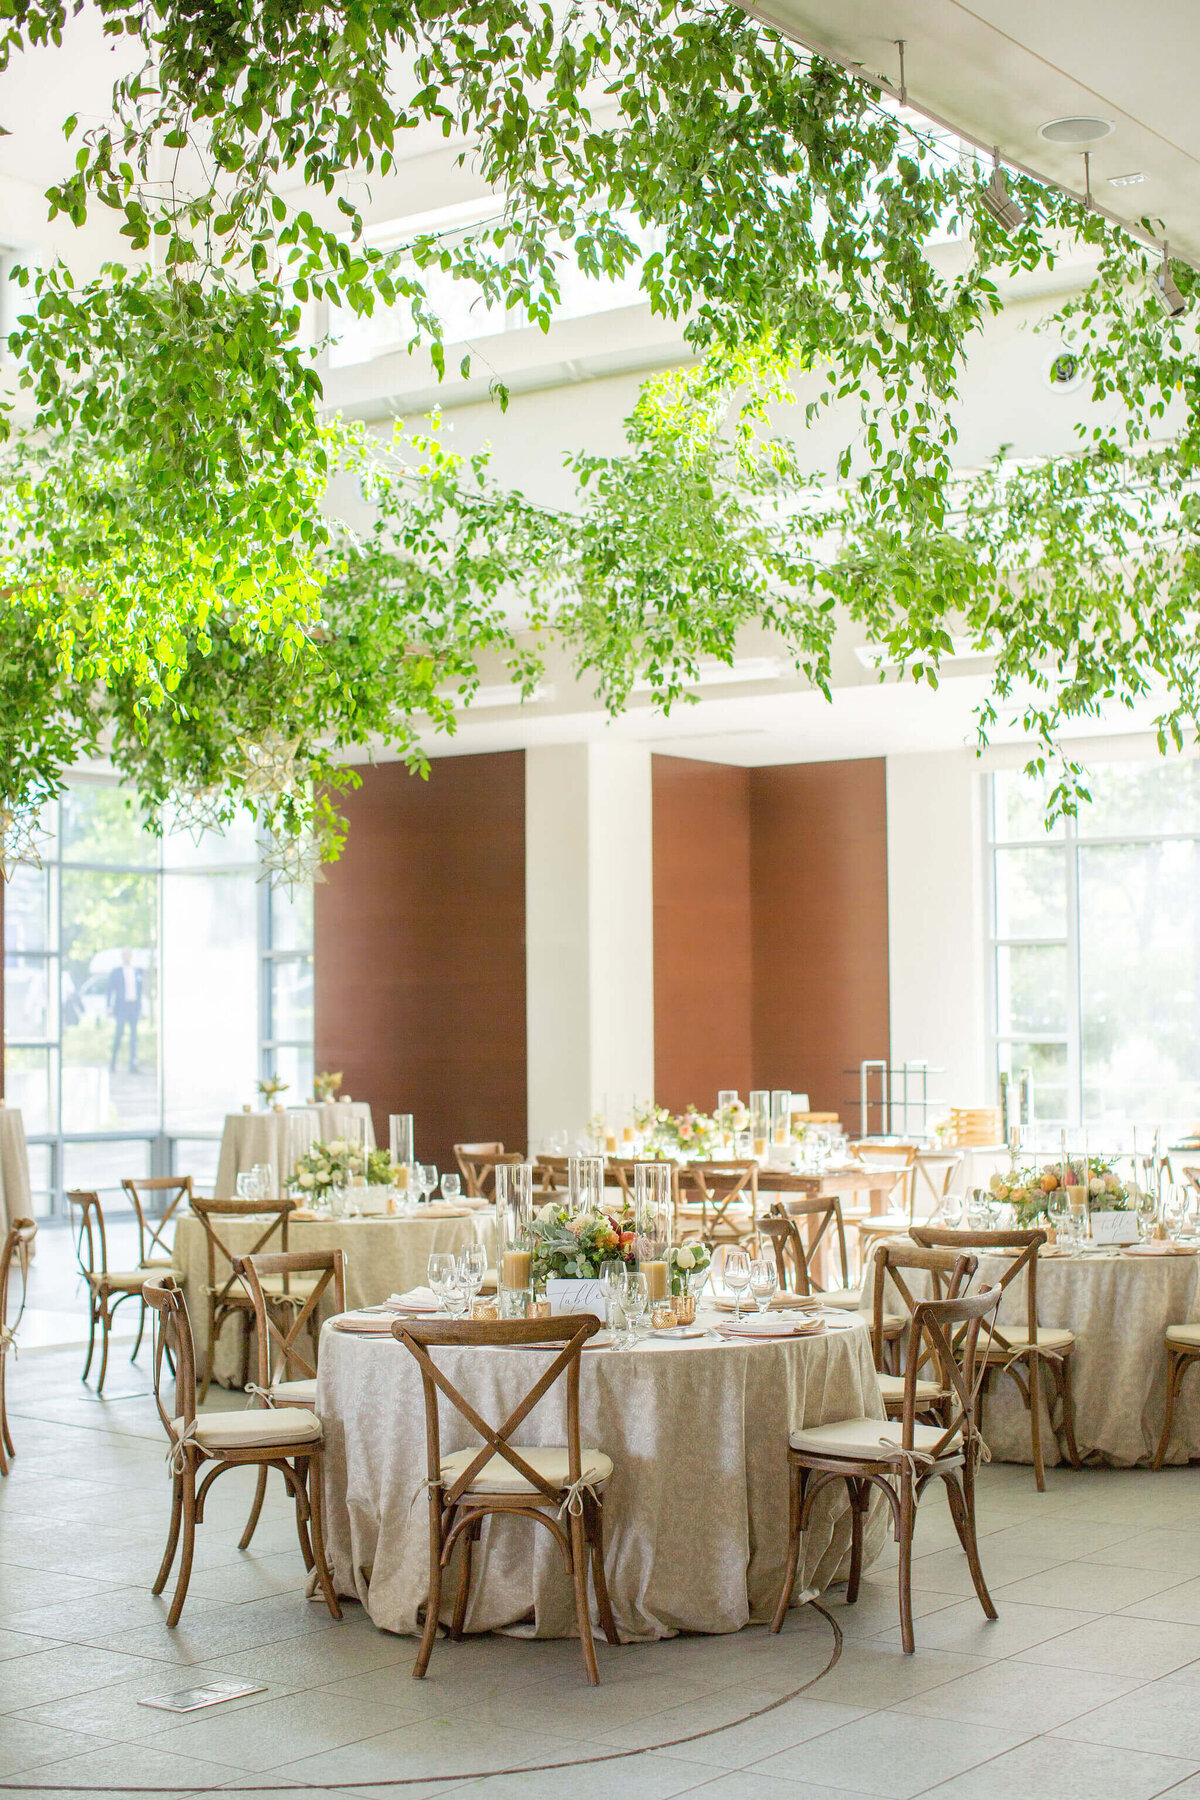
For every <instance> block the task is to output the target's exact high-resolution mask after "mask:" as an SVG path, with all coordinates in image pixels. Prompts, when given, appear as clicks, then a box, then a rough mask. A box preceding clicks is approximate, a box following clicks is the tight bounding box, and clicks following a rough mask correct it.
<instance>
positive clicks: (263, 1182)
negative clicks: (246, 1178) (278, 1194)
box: [254, 1162, 276, 1200]
mask: <svg viewBox="0 0 1200 1800" xmlns="http://www.w3.org/2000/svg"><path fill="white" fill-rule="evenodd" d="M254 1173H255V1175H257V1177H258V1195H257V1198H258V1199H259V1200H271V1199H274V1197H275V1189H276V1183H275V1165H274V1163H269V1162H260V1163H255V1165H254Z"/></svg>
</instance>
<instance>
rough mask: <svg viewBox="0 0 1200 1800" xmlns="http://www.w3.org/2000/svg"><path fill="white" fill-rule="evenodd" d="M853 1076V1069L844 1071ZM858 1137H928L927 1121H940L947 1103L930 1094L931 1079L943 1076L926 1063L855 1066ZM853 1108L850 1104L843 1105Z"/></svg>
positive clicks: (928, 1123)
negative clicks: (932, 1076)
mask: <svg viewBox="0 0 1200 1800" xmlns="http://www.w3.org/2000/svg"><path fill="white" fill-rule="evenodd" d="M845 1073H846V1074H847V1075H853V1074H854V1073H855V1071H854V1070H853V1069H847V1070H846V1071H845ZM857 1073H858V1102H857V1104H858V1108H859V1136H860V1137H864V1138H869V1137H919V1138H925V1137H928V1136H929V1131H930V1121H931V1118H932V1119H937V1118H940V1117H941V1115H942V1114H943V1113H944V1112H945V1110H946V1102H945V1101H944V1100H939V1099H937V1098H936V1097H935V1096H933V1095H931V1094H930V1092H929V1078H930V1076H931V1075H944V1074H945V1073H946V1071H945V1070H944V1069H938V1068H935V1067H934V1066H933V1064H932V1063H927V1062H903V1063H899V1064H893V1063H889V1062H887V1061H886V1060H885V1059H881V1060H879V1061H875V1060H872V1059H869V1058H868V1059H866V1060H864V1061H863V1062H861V1063H860V1064H859V1065H858V1071H857ZM846 1104H847V1106H853V1105H854V1104H855V1102H854V1101H853V1100H850V1101H847V1102H846Z"/></svg>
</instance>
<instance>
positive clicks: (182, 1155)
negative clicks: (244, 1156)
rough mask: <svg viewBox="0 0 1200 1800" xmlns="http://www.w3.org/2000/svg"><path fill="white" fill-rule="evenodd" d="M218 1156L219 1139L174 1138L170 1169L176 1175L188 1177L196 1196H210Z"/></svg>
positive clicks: (215, 1177)
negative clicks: (190, 1179)
mask: <svg viewBox="0 0 1200 1800" xmlns="http://www.w3.org/2000/svg"><path fill="white" fill-rule="evenodd" d="M220 1154H221V1141H220V1139H219V1138H176V1139H175V1142H174V1143H173V1144H172V1146H171V1159H172V1160H171V1167H172V1169H173V1170H174V1171H175V1173H176V1175H190V1176H191V1178H192V1186H193V1188H194V1189H195V1191H196V1192H197V1193H198V1194H211V1193H212V1191H213V1186H214V1184H215V1182H216V1179H217V1159H218V1157H219V1156H220Z"/></svg>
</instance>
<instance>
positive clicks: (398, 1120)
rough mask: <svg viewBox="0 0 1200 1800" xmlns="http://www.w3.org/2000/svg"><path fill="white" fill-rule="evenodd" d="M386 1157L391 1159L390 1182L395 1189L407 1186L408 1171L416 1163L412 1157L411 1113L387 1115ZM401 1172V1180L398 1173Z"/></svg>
mask: <svg viewBox="0 0 1200 1800" xmlns="http://www.w3.org/2000/svg"><path fill="white" fill-rule="evenodd" d="M388 1155H389V1157H390V1159H391V1164H392V1169H393V1171H394V1172H393V1175H392V1180H393V1181H394V1182H395V1184H396V1186H397V1187H403V1188H406V1187H407V1186H408V1171H409V1170H410V1169H411V1168H412V1165H413V1163H414V1162H415V1161H416V1158H415V1156H414V1155H413V1121H412V1114H411V1113H390V1114H389V1115H388ZM401 1171H403V1179H401V1174H400V1172H401Z"/></svg>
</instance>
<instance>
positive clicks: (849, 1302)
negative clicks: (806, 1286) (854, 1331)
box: [813, 1287, 862, 1312]
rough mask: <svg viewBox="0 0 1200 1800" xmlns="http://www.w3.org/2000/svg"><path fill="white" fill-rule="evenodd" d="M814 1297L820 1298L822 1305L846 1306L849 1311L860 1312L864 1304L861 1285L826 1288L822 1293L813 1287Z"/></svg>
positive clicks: (815, 1298)
mask: <svg viewBox="0 0 1200 1800" xmlns="http://www.w3.org/2000/svg"><path fill="white" fill-rule="evenodd" d="M813 1299H814V1300H819V1301H820V1302H821V1305H822V1306H844V1307H845V1309H846V1311H847V1312H858V1310H859V1308H860V1307H861V1306H862V1289H861V1288H860V1287H843V1288H826V1289H825V1292H824V1293H821V1292H820V1291H819V1290H818V1289H817V1288H814V1289H813Z"/></svg>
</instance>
